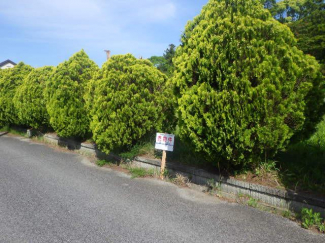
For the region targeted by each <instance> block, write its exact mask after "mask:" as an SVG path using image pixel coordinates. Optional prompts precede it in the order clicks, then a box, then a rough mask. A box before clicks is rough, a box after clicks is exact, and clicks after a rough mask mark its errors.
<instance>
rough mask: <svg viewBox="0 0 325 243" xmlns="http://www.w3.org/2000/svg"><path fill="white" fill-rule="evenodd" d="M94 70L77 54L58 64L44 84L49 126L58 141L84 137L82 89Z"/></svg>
mask: <svg viewBox="0 0 325 243" xmlns="http://www.w3.org/2000/svg"><path fill="white" fill-rule="evenodd" d="M97 71H98V66H97V65H96V64H95V63H94V62H93V61H92V60H90V59H89V57H88V56H87V54H86V53H85V52H84V51H83V50H81V51H80V52H78V53H76V54H74V55H73V56H72V57H71V58H70V59H69V60H68V61H65V62H63V63H62V64H60V65H59V66H58V67H57V68H56V70H55V72H54V74H53V75H52V78H51V79H50V80H49V82H47V84H46V99H47V102H48V103H47V111H48V114H49V115H50V124H51V126H52V127H53V129H54V130H55V131H56V132H57V134H58V135H59V136H61V137H84V136H85V135H86V134H87V132H88V131H89V119H88V116H87V113H86V112H87V111H86V108H85V101H84V93H85V87H86V86H87V83H88V82H89V80H91V79H92V78H93V77H94V75H95V74H96V72H97Z"/></svg>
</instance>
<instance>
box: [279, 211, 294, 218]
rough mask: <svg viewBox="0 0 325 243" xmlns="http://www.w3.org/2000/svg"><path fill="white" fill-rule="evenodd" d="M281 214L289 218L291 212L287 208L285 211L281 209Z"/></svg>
mask: <svg viewBox="0 0 325 243" xmlns="http://www.w3.org/2000/svg"><path fill="white" fill-rule="evenodd" d="M281 215H282V217H284V218H288V219H290V218H291V215H292V214H291V212H290V211H289V210H286V211H283V212H282V214H281Z"/></svg>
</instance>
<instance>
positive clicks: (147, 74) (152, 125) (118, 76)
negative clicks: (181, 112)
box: [89, 54, 172, 153]
mask: <svg viewBox="0 0 325 243" xmlns="http://www.w3.org/2000/svg"><path fill="white" fill-rule="evenodd" d="M166 81H167V77H166V75H164V74H162V73H161V72H160V71H159V70H157V69H156V68H155V67H154V66H153V65H152V64H151V63H150V62H149V61H148V60H139V59H136V58H135V57H133V56H132V55H131V54H127V55H117V56H114V57H112V58H111V59H110V60H109V61H107V62H106V63H105V64H104V65H103V67H102V69H101V71H100V75H99V77H98V79H97V80H96V81H94V82H93V85H94V87H95V88H90V89H89V90H93V92H94V98H93V99H92V105H91V107H92V108H91V115H92V117H93V118H92V121H91V124H90V127H91V130H92V132H93V138H94V141H95V142H96V144H97V145H98V147H99V148H100V149H101V150H102V151H104V152H106V153H109V152H110V151H111V150H112V149H115V148H121V147H123V146H128V145H134V144H135V143H137V142H138V140H139V139H141V138H143V137H144V136H146V135H148V134H152V133H154V132H155V131H162V130H163V127H164V123H167V121H166V119H167V117H169V118H170V117H171V115H170V114H171V111H172V110H171V107H172V106H171V104H172V102H171V92H170V89H168V85H166Z"/></svg>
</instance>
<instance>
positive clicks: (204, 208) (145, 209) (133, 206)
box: [0, 136, 325, 243]
mask: <svg viewBox="0 0 325 243" xmlns="http://www.w3.org/2000/svg"><path fill="white" fill-rule="evenodd" d="M0 188H1V189H0V242H1V243H3V242H4V243H7V242H8V243H12V242H13V243H15V242H28V243H38V242H46V243H51V242H92V243H96V242H150V243H153V242H214V243H216V242H227V243H231V242H236V243H239V242H263V243H264V242H272V243H274V242H313V243H316V242H321V243H324V242H325V236H322V235H317V234H314V233H311V232H309V231H307V230H304V229H302V228H300V226H298V225H297V224H296V223H294V222H291V221H289V220H287V219H285V218H282V217H279V216H276V215H272V214H269V213H265V212H261V211H258V210H256V209H254V208H249V207H246V206H243V205H237V204H231V203H227V202H224V201H219V200H218V199H216V198H214V197H210V196H207V195H205V194H203V193H200V192H196V191H193V190H190V189H184V188H183V189H182V188H178V187H176V186H174V185H172V184H170V183H165V182H160V181H158V180H153V179H131V178H130V177H129V176H127V175H126V174H123V173H121V172H116V171H111V170H109V169H103V168H98V167H96V166H94V165H92V164H90V163H89V161H88V160H87V159H85V158H84V157H82V156H80V155H76V154H74V153H69V152H60V151H58V150H55V149H52V148H49V147H47V146H46V145H39V144H35V143H32V142H30V141H28V140H27V139H18V138H12V137H7V136H0Z"/></svg>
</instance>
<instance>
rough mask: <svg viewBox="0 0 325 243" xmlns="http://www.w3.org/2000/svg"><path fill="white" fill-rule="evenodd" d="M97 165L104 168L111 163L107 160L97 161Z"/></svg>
mask: <svg viewBox="0 0 325 243" xmlns="http://www.w3.org/2000/svg"><path fill="white" fill-rule="evenodd" d="M96 164H97V165H98V166H99V167H103V166H104V165H106V164H110V162H109V161H106V160H97V162H96Z"/></svg>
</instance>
